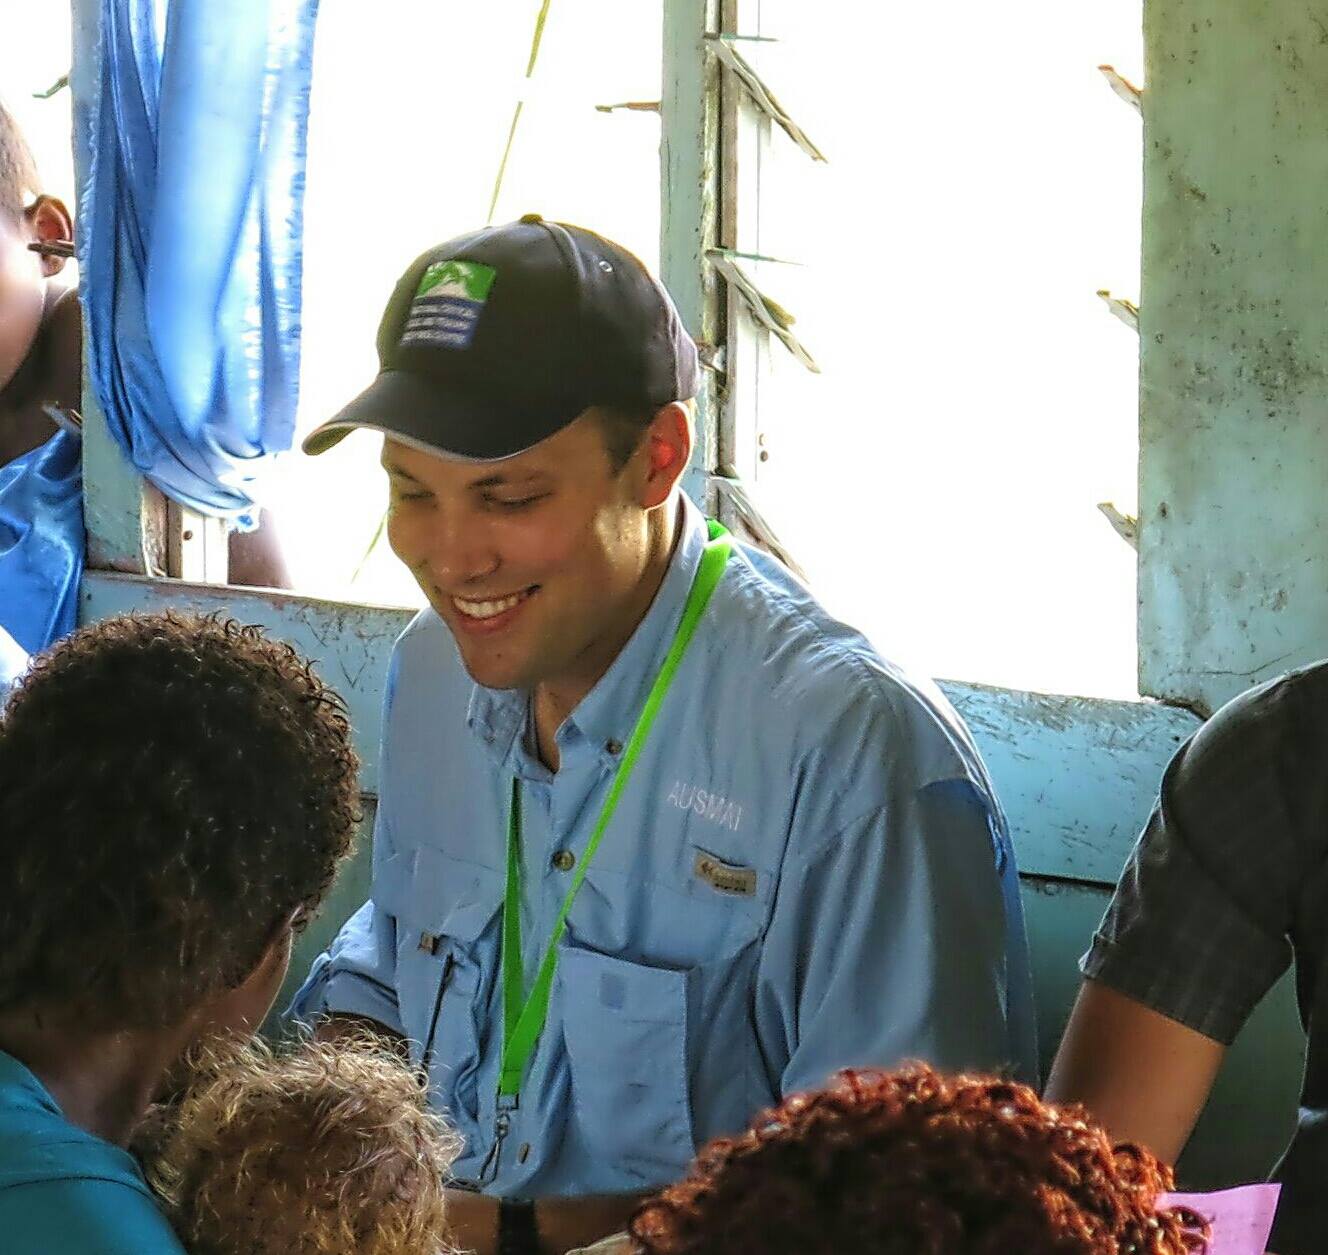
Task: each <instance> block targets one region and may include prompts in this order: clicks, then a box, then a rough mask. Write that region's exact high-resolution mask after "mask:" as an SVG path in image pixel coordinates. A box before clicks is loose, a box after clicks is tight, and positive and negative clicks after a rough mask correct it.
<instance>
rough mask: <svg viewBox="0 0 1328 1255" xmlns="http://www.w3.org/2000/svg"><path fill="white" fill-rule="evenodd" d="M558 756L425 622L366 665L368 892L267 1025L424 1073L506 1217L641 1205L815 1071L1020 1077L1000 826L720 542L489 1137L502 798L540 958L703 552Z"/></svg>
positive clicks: (921, 720)
mask: <svg viewBox="0 0 1328 1255" xmlns="http://www.w3.org/2000/svg"><path fill="white" fill-rule="evenodd" d="M682 509H683V511H684V514H683V520H682V534H681V537H680V539H679V543H678V545H677V548H676V551H675V553H674V555H673V558H672V560H671V563H670V566H669V569H668V572H667V574H666V576H665V578H664V581H663V584H662V585H661V587H660V590H659V593H658V595H657V596H656V598H655V601H654V603H653V605H652V606H651V608H650V610H649V611H648V612H647V614H646V616H645V618H644V619H643V620H642V621H641V623H640V625H639V626H638V628H637V630H636V632H635V633H634V634H633V636H632V637H631V639H630V640H629V641H628V643H627V645H626V646H625V647H624V649H623V650H622V652H621V653H620V654H619V656H618V657H617V659H616V660H615V661H614V663H613V664H612V666H611V667H610V668H609V670H608V671H607V672H606V673H605V675H604V676H603V678H602V679H601V680H600V681H599V683H598V684H597V685H596V686H595V687H594V689H592V690H591V692H590V693H589V694H588V695H587V696H586V698H585V699H584V700H583V701H582V702H581V704H580V705H579V706H577V708H576V709H575V710H574V711H573V713H572V714H571V715H570V716H569V717H568V719H567V720H566V722H565V723H564V724H563V726H562V727H561V728H560V729H559V731H558V733H557V742H558V748H559V754H560V768H559V770H558V772H557V774H556V775H554V774H552V773H550V772H549V771H548V770H547V769H546V768H545V767H543V766H542V765H541V764H540V763H539V762H538V761H537V760H536V759H535V758H534V757H533V756H532V755H531V753H530V752H529V751H528V750H527V748H526V745H527V726H528V720H529V698H528V694H526V693H524V692H515V691H495V690H489V689H483V688H479V687H477V686H476V685H475V684H474V683H473V681H471V680H470V679H469V677H468V676H467V674H466V672H465V670H464V668H463V667H462V665H461V662H460V659H459V655H458V653H457V650H456V647H455V645H454V643H453V640H452V637H451V634H450V633H449V631H448V629H447V628H446V626H445V625H444V624H443V623H442V622H441V621H440V620H439V619H438V618H437V616H436V615H434V614H433V613H432V612H430V611H425V612H423V613H422V614H421V615H420V616H419V617H418V618H417V619H416V620H415V621H414V623H412V625H411V626H410V627H409V628H408V629H407V630H406V632H405V634H404V635H403V636H402V638H401V640H400V641H399V642H398V643H397V646H396V649H395V651H394V653H393V657H392V664H391V669H390V674H389V682H388V696H387V706H386V712H385V716H384V744H383V754H382V768H381V770H382V787H381V799H380V803H379V808H378V817H377V826H376V829H375V837H374V879H373V889H372V900H371V901H370V902H368V903H366V904H365V906H364V907H362V908H361V909H360V911H359V912H357V913H356V914H355V915H354V916H353V917H352V918H351V919H350V921H349V922H348V923H347V924H346V925H345V927H344V928H343V929H342V931H341V933H340V935H339V936H338V938H337V939H336V941H335V942H334V944H333V945H332V947H331V949H330V950H329V951H328V953H326V954H325V955H323V956H321V957H320V958H319V959H318V960H317V962H316V963H315V965H314V968H313V971H312V972H311V974H310V977H309V980H308V981H307V982H306V984H305V986H304V988H303V989H302V990H301V992H300V994H299V995H298V996H297V998H296V1003H295V1010H296V1012H297V1013H298V1014H300V1015H302V1016H305V1017H309V1016H313V1015H317V1014H319V1013H321V1012H345V1013H351V1014H357V1015H365V1016H369V1017H371V1018H373V1019H375V1020H378V1021H380V1022H381V1023H383V1024H386V1025H388V1026H389V1027H391V1028H393V1029H395V1030H397V1031H398V1032H400V1033H402V1034H404V1036H405V1037H406V1038H407V1039H408V1040H409V1042H410V1043H411V1046H410V1048H411V1051H412V1056H413V1058H414V1059H415V1060H416V1062H421V1061H426V1063H427V1067H428V1071H429V1076H430V1080H431V1084H432V1087H433V1094H434V1098H435V1101H436V1103H437V1105H438V1106H440V1107H441V1108H444V1109H445V1110H446V1111H447V1112H448V1113H449V1114H450V1115H451V1117H452V1119H453V1120H454V1121H455V1123H456V1125H457V1127H458V1129H459V1131H460V1132H461V1134H462V1135H463V1136H464V1138H465V1142H466V1148H465V1151H464V1152H463V1153H462V1155H461V1157H460V1159H459V1160H458V1161H457V1163H456V1165H455V1169H454V1172H455V1175H456V1176H457V1177H458V1178H459V1179H467V1180H472V1181H475V1182H477V1183H479V1184H480V1186H481V1187H482V1188H483V1189H484V1190H486V1191H487V1192H491V1193H496V1194H500V1195H505V1196H513V1195H515V1196H531V1197H545V1196H556V1195H575V1194H586V1193H616V1192H627V1191H634V1190H641V1189H643V1188H648V1187H652V1186H657V1185H659V1184H662V1183H664V1182H667V1181H671V1180H673V1179H675V1178H677V1177H679V1176H681V1175H682V1172H683V1169H684V1167H685V1166H686V1164H687V1162H688V1161H689V1159H690V1158H691V1156H692V1154H693V1153H694V1151H695V1150H696V1148H697V1147H698V1146H700V1145H701V1144H703V1143H704V1142H705V1141H707V1140H708V1139H710V1138H711V1137H714V1136H716V1135H717V1134H721V1133H730V1132H734V1131H737V1130H740V1129H741V1128H742V1127H743V1126H744V1125H745V1124H746V1123H747V1121H748V1120H749V1119H750V1118H751V1116H752V1115H753V1114H754V1113H755V1112H756V1111H757V1110H759V1109H760V1108H761V1107H763V1106H765V1105H768V1104H770V1103H774V1102H777V1101H778V1100H779V1099H780V1098H782V1097H783V1096H785V1095H787V1094H789V1093H790V1092H793V1091H797V1090H803V1089H809V1088H813V1087H816V1086H819V1085H821V1084H823V1083H824V1082H825V1080H826V1079H827V1077H828V1076H829V1075H830V1074H831V1073H832V1072H833V1071H834V1070H835V1069H837V1068H840V1067H845V1066H855V1065H856V1066H866V1065H876V1066H883V1067H888V1066H891V1065H893V1064H896V1063H898V1062H900V1061H901V1060H904V1059H908V1058H922V1059H927V1060H930V1061H932V1062H934V1063H936V1064H938V1065H939V1066H941V1067H944V1068H957V1067H971V1068H984V1069H997V1068H1009V1067H1011V1066H1013V1067H1014V1068H1015V1069H1016V1070H1017V1071H1019V1072H1020V1073H1022V1074H1024V1075H1027V1076H1032V1075H1033V1072H1034V1068H1035V1062H1034V1051H1033V1042H1032V1008H1031V1004H1030V1002H1029V977H1028V967H1027V952H1026V946H1025V942H1024V935H1023V923H1022V919H1021V917H1020V916H1019V913H1018V893H1017V880H1016V872H1015V867H1014V860H1013V857H1012V854H1011V850H1010V844H1009V838H1008V835H1007V832H1006V826H1005V821H1004V818H1003V816H1002V814H1001V811H1000V807H999V805H998V804H997V802H996V799H995V796H994V793H993V791H992V787H991V783H990V780H989V779H988V777H987V774H986V771H985V769H984V768H983V765H982V763H981V761H980V759H979V757H978V753H977V751H976V749H975V748H974V747H973V744H972V741H971V740H970V739H969V736H968V734H967V732H966V730H965V729H964V727H963V725H962V723H961V722H960V720H959V718H958V716H957V715H956V714H955V713H954V711H953V710H952V709H951V708H950V707H949V705H948V704H947V703H946V701H945V699H944V698H943V697H942V696H941V694H940V693H939V692H938V691H937V690H936V688H935V687H934V686H933V685H931V684H930V683H924V682H919V681H917V680H914V679H912V678H910V677H908V676H905V675H904V674H903V673H902V672H901V671H899V670H898V669H897V668H895V667H894V666H892V665H891V664H890V663H887V662H885V661H883V660H882V659H881V658H880V657H879V656H878V655H877V654H876V652H875V650H874V649H873V648H872V647H871V645H870V644H869V643H868V642H867V641H866V640H865V639H864V638H863V637H862V636H860V635H859V634H858V633H856V632H854V631H853V630H852V629H850V628H847V627H845V626H844V625H843V624H840V623H837V622H835V620H833V619H832V618H830V617H829V616H828V615H827V614H826V613H825V611H824V610H822V609H821V607H820V606H818V605H817V603H816V602H815V601H814V600H812V598H811V597H810V595H809V594H808V593H807V591H806V590H805V589H804V588H803V587H802V586H801V585H800V584H799V583H797V582H796V581H795V580H794V579H793V577H792V576H790V575H789V574H788V572H787V571H785V570H784V568H783V567H781V566H780V565H779V564H777V563H776V562H774V561H773V560H772V559H770V558H768V557H766V556H765V555H763V554H761V553H759V552H757V551H754V550H750V549H747V548H745V547H743V546H739V545H735V548H734V554H733V556H732V558H731V559H730V560H729V563H728V566H727V567H726V568H725V572H724V576H723V578H722V579H721V581H720V583H719V586H718V588H717V589H716V591H715V594H714V597H713V599H712V600H711V603H710V606H709V608H708V609H707V611H706V614H705V616H704V618H703V619H702V621H701V623H700V626H699V628H698V630H697V633H696V636H695V638H694V640H693V641H692V645H691V648H690V650H689V652H688V653H687V655H686V657H685V659H684V660H683V663H682V666H681V669H680V670H679V672H678V674H677V676H676V678H675V680H674V683H673V686H672V688H671V689H670V690H669V693H668V696H667V698H666V700H665V702H664V705H663V708H662V709H661V711H660V713H659V717H658V720H657V721H656V723H655V727H654V731H653V732H652V734H651V737H650V740H649V742H648V743H647V744H646V747H645V749H644V751H643V752H642V755H641V758H640V760H639V761H638V763H637V766H636V770H635V772H634V773H633V775H632V777H631V782H630V784H629V785H628V787H627V789H626V791H625V792H624V794H623V797H622V800H621V803H620V805H619V807H618V811H617V813H616V815H615V817H614V819H613V822H612V824H611V825H610V827H609V830H608V832H607V833H606V835H605V837H604V840H603V843H602V845H601V846H600V848H599V851H598V853H597V854H596V856H595V859H594V861H593V862H592V863H591V865H590V868H589V873H588V875H587V877H586V881H585V884H584V886H583V887H582V889H581V892H580V895H579V896H578V897H577V899H576V903H575V905H574V906H573V908H572V912H571V915H570V918H569V925H568V931H567V935H566V937H565V939H564V941H563V944H562V948H561V951H560V957H559V964H558V971H557V976H556V978H555V982H554V987H553V993H552V998H551V1001H550V1006H549V1014H548V1020H547V1023H546V1025H545V1028H544V1032H543V1034H542V1035H541V1037H540V1040H539V1042H538V1044H537V1047H536V1050H535V1053H534V1055H533V1056H532V1059H531V1062H530V1065H529V1069H528V1072H527V1075H526V1078H525V1081H524V1083H523V1085H522V1090H521V1102H520V1106H519V1108H518V1109H517V1110H516V1111H514V1112H512V1113H510V1117H509V1124H508V1127H507V1129H506V1131H505V1135H500V1127H501V1123H502V1122H501V1121H500V1112H499V1111H498V1108H497V1102H496V1099H497V1088H498V1064H499V1054H500V1052H501V1048H502V1040H501V1039H502V1028H501V1024H502V995H501V985H502V981H501V975H500V969H501V959H500V933H501V918H502V903H503V887H504V867H505V839H506V831H507V809H508V799H509V796H510V790H511V781H512V776H513V774H515V775H517V776H518V777H520V779H521V781H522V788H523V794H522V797H523V820H524V825H523V827H524V831H523V841H524V851H523V852H524V854H525V865H526V869H527V870H526V875H525V876H524V878H523V880H524V886H523V887H524V888H525V890H526V898H525V901H524V903H523V911H522V916H523V930H524V932H523V935H524V937H525V939H526V940H525V946H524V950H525V952H526V953H527V954H529V953H530V952H532V951H536V952H538V951H542V949H543V947H544V945H545V943H546V941H547V938H548V936H549V933H550V930H551V928H552V926H553V921H554V917H555V915H556V914H557V912H558V910H559V908H560V906H561V905H562V901H563V898H564V896H565V894H566V891H567V888H568V882H569V879H570V876H569V873H568V872H567V871H565V870H560V868H562V867H566V866H567V864H568V860H567V859H566V858H565V857H564V858H559V857H558V855H559V852H561V851H569V852H570V853H571V854H572V855H580V853H581V851H582V850H583V849H584V848H585V843H586V841H587V839H588V837H589V834H590V831H591V829H592V828H593V826H594V824H595V820H596V818H597V817H598V815H599V811H600V807H601V805H602V803H603V800H604V797H605V794H606V792H607V790H608V786H609V782H610V780H611V779H612V777H613V774H614V771H615V769H616V767H617V757H618V754H619V753H620V752H621V747H622V745H623V744H624V743H625V742H626V741H627V739H628V737H629V735H630V733H631V730H632V727H633V726H634V724H635V721H636V717H637V715H638V713H639V711H640V708H641V705H642V703H643V702H644V700H645V696H646V694H647V692H648V691H649V688H650V685H651V683H652V682H653V680H654V678H655V675H656V672H657V670H658V668H659V666H660V664H661V662H662V661H663V658H664V655H665V654H666V653H667V651H668V647H669V645H670V643H671V641H672V639H673V634H674V631H675V629H676V627H677V624H678V620H679V619H680V617H681V613H682V607H683V604H684V602H685V601H686V598H687V593H688V590H689V588H690V586H691V582H692V577H693V575H694V574H695V572H696V568H697V565H698V563H699V561H700V556H701V552H702V548H703V546H704V544H705V540H706V532H705V522H704V520H703V519H702V518H701V516H700V514H699V513H698V512H697V510H696V509H695V507H694V506H692V505H691V504H690V503H689V502H686V501H684V503H683V505H682Z"/></svg>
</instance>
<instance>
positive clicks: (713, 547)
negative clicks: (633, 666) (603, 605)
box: [498, 521, 732, 1099]
mask: <svg viewBox="0 0 1328 1255" xmlns="http://www.w3.org/2000/svg"><path fill="white" fill-rule="evenodd" d="M731 549H732V545H731V543H730V541H729V538H728V533H727V532H726V531H725V530H724V528H723V527H721V526H720V525H719V524H718V523H715V522H713V521H712V522H711V523H710V543H709V544H708V545H706V547H705V551H704V553H702V555H701V565H700V566H699V567H698V568H697V572H696V577H695V578H694V579H693V580H692V588H691V591H690V592H689V593H688V594H687V604H686V605H685V606H684V607H683V612H682V622H681V623H679V624H678V631H677V632H676V633H675V635H674V637H673V644H672V645H670V646H669V652H668V654H667V656H666V657H665V659H664V665H663V666H662V667H660V669H659V674H658V675H657V676H656V677H655V683H654V684H653V685H652V686H651V689H650V695H649V696H648V697H647V698H646V702H645V705H644V706H643V707H642V708H641V714H640V716H639V717H638V718H637V721H636V727H635V728H633V729H632V735H631V737H630V739H629V740H628V742H627V745H626V746H625V748H624V749H623V754H622V760H621V762H620V763H619V764H618V770H617V772H616V774H615V775H614V777H613V783H612V784H611V785H610V786H609V795H608V797H606V798H605V799H604V806H603V808H602V809H601V810H600V813H599V818H598V819H597V820H596V821H595V827H594V830H593V831H592V832H591V834H590V840H589V841H587V842H586V848H585V850H584V851H583V852H582V854H581V857H580V859H579V860H578V861H577V864H576V870H575V871H574V873H573V875H572V884H571V887H570V888H569V889H568V891H567V896H566V897H565V898H564V899H563V904H562V907H561V909H560V910H559V911H558V917H557V919H556V920H555V921H554V924H553V932H552V934H551V935H550V937H549V944H548V948H547V949H546V950H545V951H544V958H543V959H542V960H541V961H540V966H539V972H538V974H537V975H536V977H535V983H534V985H533V986H532V988H531V991H530V995H529V997H527V998H525V999H524V1000H523V998H522V993H523V981H524V969H523V967H522V962H521V783H520V781H519V780H518V779H517V778H516V777H515V776H514V777H513V778H512V801H511V808H510V809H509V811H508V813H507V893H506V896H505V898H504V899H503V1057H502V1067H501V1071H500V1074H499V1079H498V1093H499V1095H500V1096H502V1097H505V1098H512V1099H515V1098H516V1097H517V1096H518V1094H519V1093H520V1090H521V1080H522V1078H523V1077H524V1076H525V1073H526V1064H527V1063H529V1062H530V1056H531V1055H532V1054H533V1053H534V1052H535V1043H536V1042H537V1041H538V1040H539V1036H540V1034H541V1033H542V1032H543V1031H544V1022H545V1020H547V1019H548V1016H549V995H550V993H551V992H552V990H553V974H554V971H555V969H556V968H557V966H558V943H559V942H560V941H561V940H562V937H563V933H565V932H566V931H567V916H568V914H569V913H570V911H571V909H572V903H573V902H574V901H575V900H576V895H577V893H578V892H580V889H581V885H582V883H583V882H584V881H585V878H586V870H587V869H588V868H589V866H590V860H591V859H592V858H594V857H595V851H596V850H597V849H599V843H600V840H601V838H602V837H603V836H604V832H605V829H607V828H608V826H609V821H610V820H611V819H612V818H613V813H614V811H616V810H617V809H618V799H619V798H621V797H622V794H623V790H624V789H625V788H626V787H627V782H628V780H629V779H630V778H631V775H632V769H633V768H634V767H635V766H636V760H637V759H638V758H639V757H640V755H641V749H642V747H643V746H644V745H645V743H646V738H647V737H648V736H649V735H650V729H651V727H652V725H653V724H654V722H655V716H656V715H658V714H659V708H660V706H661V705H663V703H664V696H665V694H666V693H668V691H669V686H670V685H671V684H672V683H673V677H674V675H675V674H676V673H677V670H678V666H679V664H680V663H681V662H682V659H683V655H684V654H685V653H686V652H687V646H688V645H690V644H691V642H692V637H693V636H694V635H695V634H696V626H697V624H698V623H700V621H701V616H702V615H703V614H704V613H705V608H706V606H707V604H708V603H709V601H710V596H711V594H712V593H713V592H714V591H715V587H716V585H718V583H719V579H720V576H721V575H723V574H724V565H725V563H727V562H728V560H729V553H730V551H731Z"/></svg>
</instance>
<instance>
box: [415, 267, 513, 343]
mask: <svg viewBox="0 0 1328 1255" xmlns="http://www.w3.org/2000/svg"><path fill="white" fill-rule="evenodd" d="M497 277H498V272H497V271H496V270H494V268H493V267H492V266H485V265H483V264H482V263H481V262H477V261H459V260H456V259H450V260H448V261H436V262H434V263H433V265H432V266H430V267H429V268H428V269H427V270H426V271H425V272H424V274H423V275H421V276H420V283H419V287H418V288H416V289H415V299H414V300H413V301H412V302H411V305H410V314H409V316H408V317H407V319H406V329H405V331H403V332H402V335H401V343H402V345H403V346H405V345H421V346H428V347H432V348H444V349H465V348H469V347H470V342H471V341H472V340H473V339H474V338H475V327H476V325H477V324H478V322H479V318H480V314H481V313H482V312H483V310H484V303H485V301H487V300H488V298H489V292H490V291H491V290H492V289H493V284H494V280H495V279H496V278H497Z"/></svg>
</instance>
